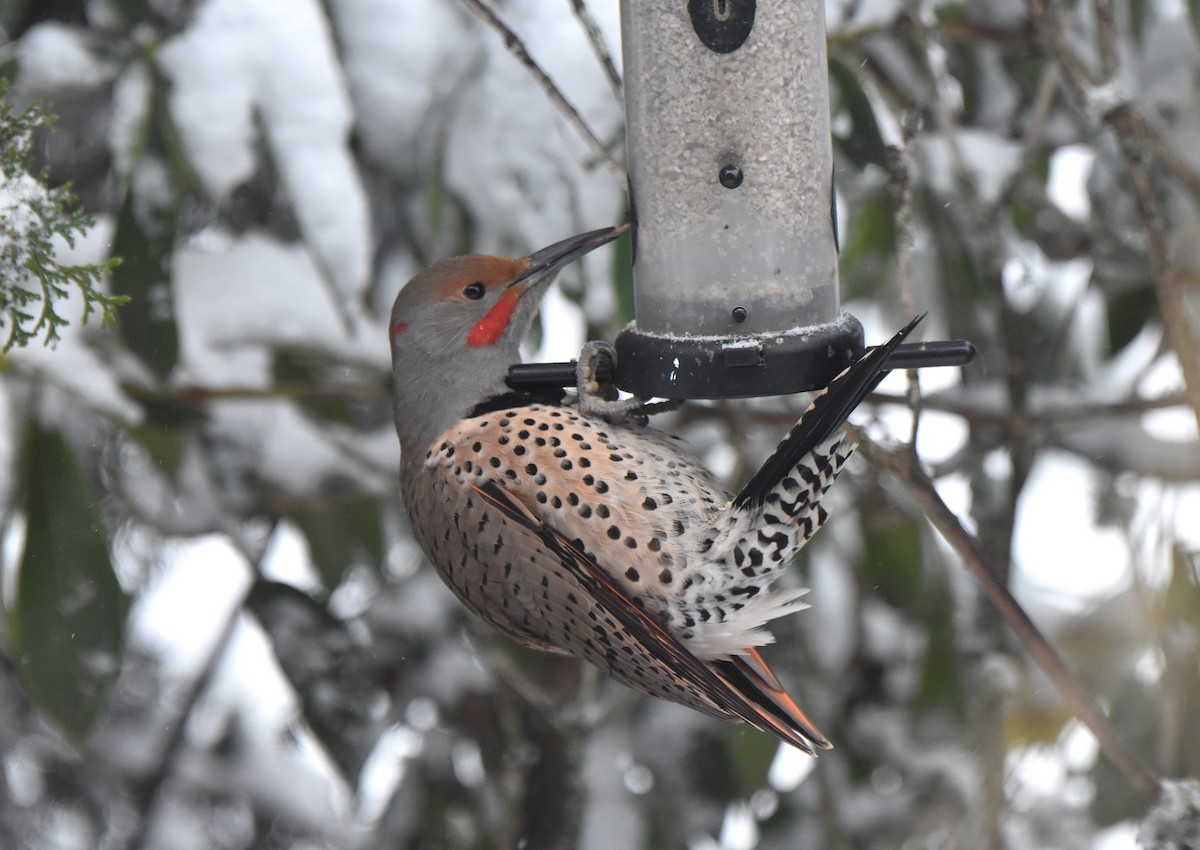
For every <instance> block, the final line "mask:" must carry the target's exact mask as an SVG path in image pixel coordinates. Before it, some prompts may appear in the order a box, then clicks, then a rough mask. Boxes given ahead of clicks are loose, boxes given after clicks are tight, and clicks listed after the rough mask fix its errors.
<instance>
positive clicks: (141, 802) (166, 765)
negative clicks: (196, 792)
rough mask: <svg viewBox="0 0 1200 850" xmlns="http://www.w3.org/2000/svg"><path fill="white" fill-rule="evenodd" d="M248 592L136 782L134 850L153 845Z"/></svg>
mask: <svg viewBox="0 0 1200 850" xmlns="http://www.w3.org/2000/svg"><path fill="white" fill-rule="evenodd" d="M248 594H249V589H247V591H246V593H245V594H243V595H242V597H241V598H240V599H239V600H238V601H237V603H236V604H235V605H233V606H231V607H230V609H229V613H228V614H227V615H226V618H225V622H224V624H223V625H222V626H221V632H220V634H218V635H217V637H216V640H214V641H213V645H212V649H211V650H210V651H209V653H208V658H207V659H206V660H205V662H204V666H203V668H201V670H200V671H199V672H198V673H197V674H196V676H195V678H193V679H192V681H191V684H190V685H189V686H188V689H187V691H186V692H185V693H184V694H183V696H182V698H181V699H180V700H179V707H178V709H177V710H176V711H175V717H174V718H173V721H172V722H170V723H168V724H167V729H168V730H169V731H168V733H167V737H166V740H165V741H163V744H162V752H161V753H160V754H159V757H158V762H157V763H156V764H155V766H154V770H153V771H152V772H151V773H150V774H149V775H148V776H146V777H145V778H143V779H142V780H141V781H140V782H138V783H137V785H136V789H135V791H134V798H135V799H134V803H135V805H136V807H137V809H138V812H139V814H140V815H141V817H139V818H138V822H137V827H136V828H135V830H134V833H133V835H131V836H130V837H129V841H128V842H127V843H126V846H127V847H129V848H132V850H141V848H143V847H147V846H149V841H150V837H151V835H152V833H153V830H152V827H153V825H154V810H155V808H156V807H157V804H158V801H159V797H160V795H161V792H162V788H163V786H164V785H165V784H166V782H167V780H169V779H170V778H171V773H172V772H173V769H174V767H175V763H176V762H177V761H178V759H179V754H180V753H181V752H183V749H184V746H185V745H186V744H187V730H188V725H189V724H188V721H189V720H190V719H191V715H192V711H193V710H195V708H196V704H197V703H198V702H199V701H200V698H201V697H202V696H204V692H205V691H207V690H208V686H209V685H210V684H211V683H212V681H213V677H214V676H215V675H216V673H217V670H218V669H219V668H220V666H221V660H222V659H223V658H224V657H225V653H227V652H228V651H229V648H230V647H231V646H232V645H233V637H234V635H235V634H237V626H238V622H239V621H240V619H241V616H242V608H243V606H244V604H245V602H246V597H247V595H248Z"/></svg>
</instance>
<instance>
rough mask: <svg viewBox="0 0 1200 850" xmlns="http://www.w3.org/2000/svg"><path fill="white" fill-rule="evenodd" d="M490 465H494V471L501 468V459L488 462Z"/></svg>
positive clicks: (495, 458)
mask: <svg viewBox="0 0 1200 850" xmlns="http://www.w3.org/2000/svg"><path fill="white" fill-rule="evenodd" d="M488 463H490V464H491V465H492V469H499V468H500V458H498V457H494V458H490V459H489V460H488Z"/></svg>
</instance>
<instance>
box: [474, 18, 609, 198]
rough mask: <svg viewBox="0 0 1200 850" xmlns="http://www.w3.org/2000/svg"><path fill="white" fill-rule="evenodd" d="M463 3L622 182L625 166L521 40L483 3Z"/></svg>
mask: <svg viewBox="0 0 1200 850" xmlns="http://www.w3.org/2000/svg"><path fill="white" fill-rule="evenodd" d="M463 2H464V3H465V4H466V5H467V8H468V9H470V10H471V11H472V12H474V13H475V14H476V15H477V16H478V17H479V18H481V19H482V20H483V22H484V23H486V24H487V25H488V26H490V27H491V28H492V29H494V30H495V31H496V32H498V33H499V34H500V37H501V38H503V39H504V46H505V47H507V48H508V52H509V53H511V54H512V55H513V56H514V57H515V58H516V59H517V60H518V61H519V62H520V63H521V64H522V65H524V66H525V67H526V68H528V69H529V72H530V73H531V74H533V78H534V79H535V80H537V82H538V85H540V86H541V87H542V90H543V91H544V92H545V93H546V96H547V97H548V98H550V102H551V103H553V104H554V105H555V106H556V107H558V111H559V112H560V113H562V116H563V117H564V118H566V119H567V121H568V123H570V125H571V126H572V127H574V128H575V132H577V133H579V135H580V137H581V138H582V139H583V140H584V141H585V142H586V143H587V145H588V147H590V148H591V149H592V151H593V153H595V154H596V156H598V157H600V159H602V160H604V162H605V164H606V165H608V167H609V168H611V169H612V170H613V171H615V172H616V173H617V174H618V175H619V176H620V177H621V178H622V179H625V177H626V173H625V166H623V165H622V164H621V163H619V162H618V161H617V160H616V158H615V157H614V156H613V155H612V154H611V153H609V151H608V148H607V147H605V145H604V142H602V141H600V139H599V138H598V137H597V136H596V134H595V133H593V132H592V128H591V127H589V126H588V123H587V122H586V121H585V120H583V116H582V115H580V114H579V111H578V110H577V109H576V108H575V107H574V106H572V105H571V103H570V101H568V100H567V98H566V97H565V96H564V95H563V93H562V91H561V90H560V89H559V87H558V85H557V84H556V83H555V82H554V80H552V79H550V75H549V74H547V73H546V72H545V71H544V70H542V67H541V66H540V65H539V64H538V63H537V62H536V61H535V60H534V58H533V56H531V55H530V53H529V50H528V49H526V47H525V44H524V42H522V41H521V39H520V37H518V36H517V34H516V33H515V32H513V31H512V30H511V29H509V28H508V26H507V25H506V24H505V23H504V22H503V21H502V20H500V19H499V18H498V17H496V14H495V13H494V12H493V11H492V10H491V9H489V8H488V7H487V6H485V5H484V4H483V2H482V0H463Z"/></svg>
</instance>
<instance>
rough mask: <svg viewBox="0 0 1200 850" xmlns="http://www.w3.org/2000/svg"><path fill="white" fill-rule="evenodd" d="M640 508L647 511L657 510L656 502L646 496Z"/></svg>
mask: <svg viewBox="0 0 1200 850" xmlns="http://www.w3.org/2000/svg"><path fill="white" fill-rule="evenodd" d="M642 507H643V508H645V509H646V510H648V511H655V510H658V502H656V501H654V499H652V498H650V497H649V496H647V497H646V498H645V499H644V500H643V501H642Z"/></svg>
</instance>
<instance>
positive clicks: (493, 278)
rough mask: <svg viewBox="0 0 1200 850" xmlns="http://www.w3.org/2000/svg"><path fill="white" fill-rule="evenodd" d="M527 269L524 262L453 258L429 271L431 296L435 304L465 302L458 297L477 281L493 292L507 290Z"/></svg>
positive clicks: (481, 257) (490, 258)
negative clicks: (432, 290) (438, 301)
mask: <svg viewBox="0 0 1200 850" xmlns="http://www.w3.org/2000/svg"><path fill="white" fill-rule="evenodd" d="M528 266H529V261H528V260H526V259H519V260H514V259H512V258H511V257H488V256H484V255H482V254H471V255H469V256H466V257H454V258H453V259H450V260H445V261H444V262H441V263H438V264H437V265H436V266H434V267H433V268H432V269H430V271H431V272H434V284H433V287H434V292H435V293H436V295H435V297H436V298H437V299H438V300H442V299H448V298H459V299H461V300H463V301H466V300H467V298H466V296H464V295H463V294H462V291H463V289H465V288H466V287H467V285H468V284H471V283H474V282H475V281H479V282H480V283H482V284H483V285H484V286H486V287H487V288H488V291H495V290H496V289H498V288H502V287H505V286H508V284H509V283H511V282H512V280H513V278H515V277H516V276H517V275H519V274H520V273H521V272H523V271H525V269H526V268H528Z"/></svg>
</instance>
